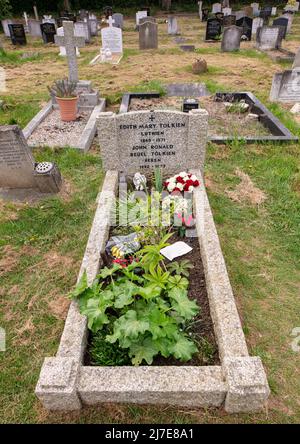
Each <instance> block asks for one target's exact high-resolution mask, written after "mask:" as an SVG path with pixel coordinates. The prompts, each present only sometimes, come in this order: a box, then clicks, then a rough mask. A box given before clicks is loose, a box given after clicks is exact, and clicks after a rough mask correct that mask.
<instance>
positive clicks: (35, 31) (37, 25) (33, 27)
mask: <svg viewBox="0 0 300 444" xmlns="http://www.w3.org/2000/svg"><path fill="white" fill-rule="evenodd" d="M28 28H29V34H30V35H31V36H32V37H42V32H41V22H40V21H39V20H33V19H29V20H28Z"/></svg>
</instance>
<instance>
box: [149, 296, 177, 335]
mask: <svg viewBox="0 0 300 444" xmlns="http://www.w3.org/2000/svg"><path fill="white" fill-rule="evenodd" d="M153 305H154V307H153V308H152V310H151V311H149V314H148V320H149V331H150V332H151V334H152V337H153V339H154V340H155V339H159V338H164V337H172V336H173V335H174V334H175V333H176V331H177V330H178V327H177V325H176V321H175V320H174V319H173V318H171V317H170V316H167V315H166V314H165V313H163V312H162V311H161V310H160V309H159V308H158V307H157V306H156V304H153Z"/></svg>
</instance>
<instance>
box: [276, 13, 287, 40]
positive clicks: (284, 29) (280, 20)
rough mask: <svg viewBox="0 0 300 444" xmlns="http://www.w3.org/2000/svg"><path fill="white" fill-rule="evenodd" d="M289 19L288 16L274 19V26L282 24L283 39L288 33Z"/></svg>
mask: <svg viewBox="0 0 300 444" xmlns="http://www.w3.org/2000/svg"><path fill="white" fill-rule="evenodd" d="M288 22H289V21H288V19H287V17H279V18H277V19H275V20H273V26H280V27H281V32H280V34H281V39H285V37H286V33H287V26H288Z"/></svg>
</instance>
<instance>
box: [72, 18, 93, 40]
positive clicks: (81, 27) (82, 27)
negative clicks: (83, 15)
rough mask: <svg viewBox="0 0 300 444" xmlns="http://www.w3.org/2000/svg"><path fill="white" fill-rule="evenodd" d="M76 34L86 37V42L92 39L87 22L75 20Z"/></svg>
mask: <svg viewBox="0 0 300 444" xmlns="http://www.w3.org/2000/svg"><path fill="white" fill-rule="evenodd" d="M74 34H75V35H76V36H78V37H84V39H85V43H89V42H90V41H91V33H90V29H89V26H88V23H87V22H75V23H74Z"/></svg>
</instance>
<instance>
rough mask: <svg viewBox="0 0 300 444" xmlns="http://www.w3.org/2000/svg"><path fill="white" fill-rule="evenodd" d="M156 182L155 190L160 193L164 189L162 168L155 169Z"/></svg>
mask: <svg viewBox="0 0 300 444" xmlns="http://www.w3.org/2000/svg"><path fill="white" fill-rule="evenodd" d="M154 183H155V190H156V191H158V192H159V193H162V190H163V177H162V172H161V169H160V168H158V167H156V168H155V169H154Z"/></svg>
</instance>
